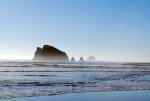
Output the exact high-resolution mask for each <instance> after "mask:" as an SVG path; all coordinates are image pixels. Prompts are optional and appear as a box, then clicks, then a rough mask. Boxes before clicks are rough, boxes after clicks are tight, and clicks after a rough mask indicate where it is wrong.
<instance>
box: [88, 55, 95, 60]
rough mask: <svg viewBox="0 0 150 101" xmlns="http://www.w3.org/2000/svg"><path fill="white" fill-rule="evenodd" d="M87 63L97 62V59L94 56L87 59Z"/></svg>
mask: <svg viewBox="0 0 150 101" xmlns="http://www.w3.org/2000/svg"><path fill="white" fill-rule="evenodd" d="M87 61H96V59H95V57H94V56H90V57H88V58H87Z"/></svg>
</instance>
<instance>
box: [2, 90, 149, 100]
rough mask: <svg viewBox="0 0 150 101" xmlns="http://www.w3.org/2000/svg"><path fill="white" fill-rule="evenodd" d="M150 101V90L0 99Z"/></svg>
mask: <svg viewBox="0 0 150 101" xmlns="http://www.w3.org/2000/svg"><path fill="white" fill-rule="evenodd" d="M4 100H5V101H150V90H145V91H112V92H109V91H107V92H89V93H70V94H63V95H54V96H40V97H25V98H13V99H1V100H0V101H4Z"/></svg>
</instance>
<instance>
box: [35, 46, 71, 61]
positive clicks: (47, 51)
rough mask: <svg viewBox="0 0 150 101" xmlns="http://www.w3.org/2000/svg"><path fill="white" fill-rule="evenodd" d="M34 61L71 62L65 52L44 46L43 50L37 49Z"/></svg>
mask: <svg viewBox="0 0 150 101" xmlns="http://www.w3.org/2000/svg"><path fill="white" fill-rule="evenodd" d="M33 60H41V61H69V59H68V56H67V54H66V53H65V52H62V51H60V50H58V49H57V48H55V47H53V46H49V45H44V46H43V48H42V49H41V48H40V47H37V50H36V52H35V56H34V58H33Z"/></svg>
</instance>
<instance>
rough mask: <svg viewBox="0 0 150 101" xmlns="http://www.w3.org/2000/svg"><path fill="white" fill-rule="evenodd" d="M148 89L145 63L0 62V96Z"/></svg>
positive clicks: (149, 81)
mask: <svg viewBox="0 0 150 101" xmlns="http://www.w3.org/2000/svg"><path fill="white" fill-rule="evenodd" d="M149 89H150V66H149V65H142V66H141V65H140V66H137V65H132V64H126V65H124V63H108V62H107V63H106V62H34V61H11V62H10V61H1V62H0V98H19V97H31V96H45V95H57V94H64V93H78V92H80V93H81V92H97V91H98V92H102V91H126V90H149Z"/></svg>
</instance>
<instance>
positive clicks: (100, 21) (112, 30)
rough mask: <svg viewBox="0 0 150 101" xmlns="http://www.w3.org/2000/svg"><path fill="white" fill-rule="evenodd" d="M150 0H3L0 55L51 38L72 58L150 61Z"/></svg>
mask: <svg viewBox="0 0 150 101" xmlns="http://www.w3.org/2000/svg"><path fill="white" fill-rule="evenodd" d="M149 5H150V0H0V59H31V58H32V57H33V56H34V52H35V50H36V47H37V46H40V47H42V46H43V45H44V44H49V45H52V46H55V47H56V48H59V49H61V50H63V51H65V52H66V53H67V54H68V56H69V58H71V57H72V56H74V57H75V58H76V59H77V60H78V59H79V57H80V56H83V57H84V58H87V57H88V56H91V55H92V56H95V57H96V59H97V60H100V61H130V62H131V61H141V62H149V61H150V6H149Z"/></svg>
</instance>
